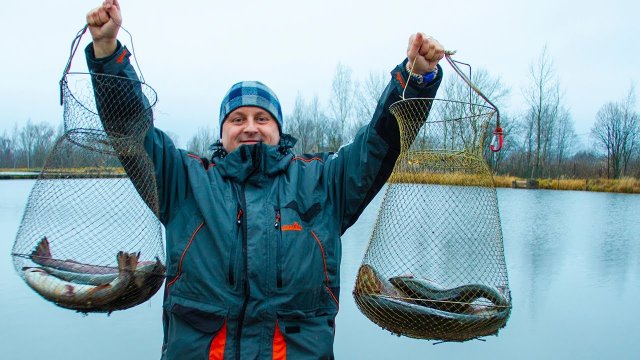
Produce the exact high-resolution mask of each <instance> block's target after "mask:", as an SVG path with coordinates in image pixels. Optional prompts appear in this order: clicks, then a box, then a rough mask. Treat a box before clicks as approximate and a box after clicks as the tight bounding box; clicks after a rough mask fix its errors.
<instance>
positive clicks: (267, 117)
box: [222, 106, 280, 153]
mask: <svg viewBox="0 0 640 360" xmlns="http://www.w3.org/2000/svg"><path fill="white" fill-rule="evenodd" d="M260 141H262V142H264V143H265V144H269V145H277V144H278V142H280V131H279V130H278V123H277V122H276V120H275V119H274V118H273V116H271V114H270V113H269V112H268V111H267V110H264V109H262V108H259V107H256V106H243V107H240V108H237V109H235V110H233V111H232V112H231V113H229V115H227V118H226V119H225V121H224V122H223V123H222V146H223V147H224V149H225V150H226V151H227V152H228V153H230V152H232V151H233V150H235V149H237V148H238V146H240V145H243V144H256V143H258V142H260Z"/></svg>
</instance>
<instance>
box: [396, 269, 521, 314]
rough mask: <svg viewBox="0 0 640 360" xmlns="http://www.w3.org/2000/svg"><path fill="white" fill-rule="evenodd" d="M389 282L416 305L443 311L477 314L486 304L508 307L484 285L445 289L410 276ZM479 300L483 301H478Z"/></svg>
mask: <svg viewBox="0 0 640 360" xmlns="http://www.w3.org/2000/svg"><path fill="white" fill-rule="evenodd" d="M389 282H390V283H391V284H392V285H393V286H395V287H396V288H397V289H398V290H399V291H401V292H402V293H404V294H406V295H407V296H408V297H409V298H411V300H412V301H413V302H415V303H416V304H419V305H422V306H427V307H432V308H436V309H439V310H443V311H448V312H454V313H459V314H463V313H467V314H469V313H479V312H481V311H484V310H486V309H485V308H487V307H497V308H508V307H509V301H508V300H507V298H506V297H505V296H504V295H503V294H502V293H500V292H499V291H498V290H497V289H496V288H494V287H491V286H487V285H483V284H467V285H462V286H457V287H454V288H450V289H447V288H444V287H442V286H440V285H438V284H436V283H434V282H432V281H429V280H426V279H419V278H415V277H413V276H410V275H409V276H407V275H404V276H395V277H392V278H390V279H389ZM481 299H485V301H478V300H481ZM486 300H488V301H489V302H490V304H489V303H488V302H487V301H486Z"/></svg>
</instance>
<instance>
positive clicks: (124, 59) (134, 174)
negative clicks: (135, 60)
mask: <svg viewBox="0 0 640 360" xmlns="http://www.w3.org/2000/svg"><path fill="white" fill-rule="evenodd" d="M85 55H86V59H87V65H88V68H89V72H90V73H91V81H92V85H93V90H94V95H95V100H96V108H97V110H98V114H99V116H100V120H101V122H102V125H103V127H104V129H105V131H106V133H107V134H108V135H109V137H110V138H111V139H112V140H113V139H115V140H114V141H112V143H113V144H114V147H115V150H116V153H117V154H118V158H119V159H120V162H121V163H122V165H123V166H124V169H125V171H126V172H127V175H128V176H129V178H130V179H131V181H132V182H133V185H134V186H135V188H136V190H137V191H138V193H139V194H140V195H141V196H142V198H143V199H144V200H145V202H146V203H147V205H149V207H150V208H151V209H154V208H155V206H153V205H152V204H151V202H152V201H153V199H154V198H155V196H153V195H154V194H148V192H149V191H153V190H155V188H157V191H158V192H157V194H158V196H157V199H158V216H159V218H160V220H161V221H162V223H164V224H165V225H166V223H167V222H168V221H169V219H170V216H171V211H170V210H171V209H173V208H174V206H175V205H176V202H178V201H179V200H180V199H181V198H184V197H185V196H186V192H187V181H186V178H187V176H186V168H185V164H184V163H183V157H182V155H181V152H180V150H178V149H176V148H175V146H174V144H173V142H172V141H171V139H170V138H169V137H168V136H167V135H166V134H165V133H164V132H162V131H160V130H158V129H156V128H155V127H154V126H153V114H152V111H151V106H150V104H149V100H148V99H147V97H146V96H145V95H144V93H143V91H142V84H141V82H140V81H139V79H138V76H137V74H136V72H135V70H134V69H133V66H132V65H131V63H130V61H129V56H130V53H129V51H128V50H127V48H126V47H124V46H122V45H121V44H120V42H118V46H117V49H116V51H115V52H114V53H113V54H112V55H111V56H109V57H106V58H101V59H96V57H95V54H94V52H93V45H92V44H89V45H88V46H87V47H86V49H85ZM101 75H106V76H101ZM118 138H124V139H136V140H134V142H135V143H134V144H132V143H131V141H128V142H127V141H124V142H121V141H118ZM131 145H133V146H134V147H135V146H143V147H144V152H146V154H148V156H149V157H148V158H146V157H145V155H144V154H140V153H136V152H135V151H134V152H133V154H132V155H131V151H128V150H127V148H128V146H131ZM149 159H150V160H151V161H149ZM150 162H151V164H150ZM150 170H152V171H153V175H155V185H156V186H150V184H149V176H152V174H151V173H150Z"/></svg>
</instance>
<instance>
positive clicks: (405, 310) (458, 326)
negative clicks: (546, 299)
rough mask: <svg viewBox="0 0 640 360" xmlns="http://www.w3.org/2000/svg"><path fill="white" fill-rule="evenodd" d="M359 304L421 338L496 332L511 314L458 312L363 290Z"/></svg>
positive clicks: (394, 328) (397, 330) (387, 325)
mask: <svg viewBox="0 0 640 360" xmlns="http://www.w3.org/2000/svg"><path fill="white" fill-rule="evenodd" d="M356 304H357V305H358V307H359V308H360V309H361V310H363V312H364V313H365V315H367V317H368V318H369V319H371V320H372V321H373V322H374V323H376V324H378V325H379V326H381V327H382V328H384V329H386V330H389V331H391V332H392V333H394V334H399V335H405V336H408V337H413V338H418V339H436V340H443V341H466V340H471V339H475V338H478V337H482V336H488V335H494V334H496V333H497V332H498V330H499V329H501V328H502V327H504V326H505V324H506V322H507V319H508V317H509V311H507V310H502V311H500V310H491V311H485V312H484V313H482V314H459V313H453V312H448V311H443V310H439V309H436V308H432V307H428V306H423V305H419V304H415V303H411V302H408V301H406V300H402V299H397V298H393V297H389V296H384V295H379V294H372V295H369V294H361V295H359V296H357V297H356Z"/></svg>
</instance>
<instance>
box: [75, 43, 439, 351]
mask: <svg viewBox="0 0 640 360" xmlns="http://www.w3.org/2000/svg"><path fill="white" fill-rule="evenodd" d="M86 55H87V59H88V63H89V68H90V71H91V72H93V73H97V72H100V73H106V74H113V75H119V76H124V77H127V78H131V79H136V80H137V77H136V75H135V72H134V71H133V68H132V67H131V65H130V64H129V62H128V53H127V52H126V48H124V47H121V46H119V47H118V50H117V51H116V53H115V54H114V55H113V56H111V57H109V58H106V59H100V60H96V59H95V57H94V56H93V50H92V47H91V45H90V46H89V47H87V50H86ZM405 62H406V60H405ZM441 78H442V71H441V69H440V71H439V72H438V77H437V78H436V79H435V80H434V81H432V82H431V83H430V84H427V85H426V86H424V87H421V88H419V87H413V86H409V88H408V89H407V91H406V96H407V97H435V93H436V90H437V88H438V86H439V84H440V80H441ZM406 79H407V73H406V71H404V63H403V64H401V65H399V66H398V67H396V68H395V69H394V70H393V71H392V79H391V82H390V83H389V84H388V86H387V87H386V90H385V91H384V94H383V95H382V97H381V99H380V102H379V104H378V106H377V108H376V110H375V114H374V116H373V119H372V120H371V122H370V123H369V124H368V125H366V126H364V127H363V128H362V129H360V131H359V132H358V133H357V135H356V137H355V139H354V140H353V141H352V142H351V143H350V144H348V145H345V146H343V147H341V148H340V149H339V150H338V151H337V152H336V153H320V154H313V155H301V156H296V155H294V154H293V153H292V152H291V146H292V145H293V143H294V142H295V140H293V139H292V138H291V137H290V136H288V135H283V136H282V139H281V141H280V144H279V145H277V146H272V145H265V144H263V143H260V144H256V145H248V146H247V145H243V146H240V147H239V148H238V149H236V150H235V151H233V152H231V153H229V154H226V153H225V152H224V151H222V150H220V151H216V152H215V153H214V156H213V157H212V158H211V159H203V158H200V157H198V156H196V155H194V154H191V153H188V152H187V151H184V150H180V149H177V148H176V147H175V146H174V144H173V143H172V141H171V140H170V139H169V137H168V136H167V135H166V134H164V133H163V132H162V131H160V130H158V129H156V128H153V127H152V128H151V130H149V132H148V133H147V135H146V137H145V139H144V147H145V149H146V151H147V152H148V154H149V156H150V157H151V159H152V161H153V165H154V170H155V176H156V182H157V188H158V194H159V204H160V209H159V217H160V220H161V221H162V223H163V224H164V226H165V229H166V241H167V244H166V246H167V259H166V265H167V281H166V285H165V298H164V305H163V307H164V309H163V310H164V311H163V323H164V343H163V358H164V359H179V360H186V359H199V360H202V359H333V339H334V334H335V328H336V326H335V322H334V319H335V316H336V314H337V312H338V309H339V299H340V259H341V252H342V246H341V242H340V236H341V235H342V234H343V233H344V232H345V231H346V230H347V228H349V226H351V225H352V224H353V223H354V222H355V221H356V220H357V219H358V216H359V215H360V214H361V213H362V211H363V210H364V208H365V207H366V206H367V204H369V202H370V201H371V200H372V199H373V197H374V196H375V195H376V193H378V191H379V190H380V189H381V188H382V186H383V185H384V183H385V181H386V180H387V179H388V177H389V176H390V174H391V171H392V170H393V167H394V164H395V161H396V159H397V157H398V155H399V149H400V142H399V133H398V126H397V123H396V120H395V119H394V118H393V116H392V115H391V114H390V113H389V105H391V104H392V103H393V102H395V101H398V100H400V94H401V93H402V86H403V85H404V82H405V81H406ZM98 100H99V99H98ZM137 101H144V99H142V98H140V99H138V100H137ZM101 115H103V114H101ZM103 119H104V117H103Z"/></svg>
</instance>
